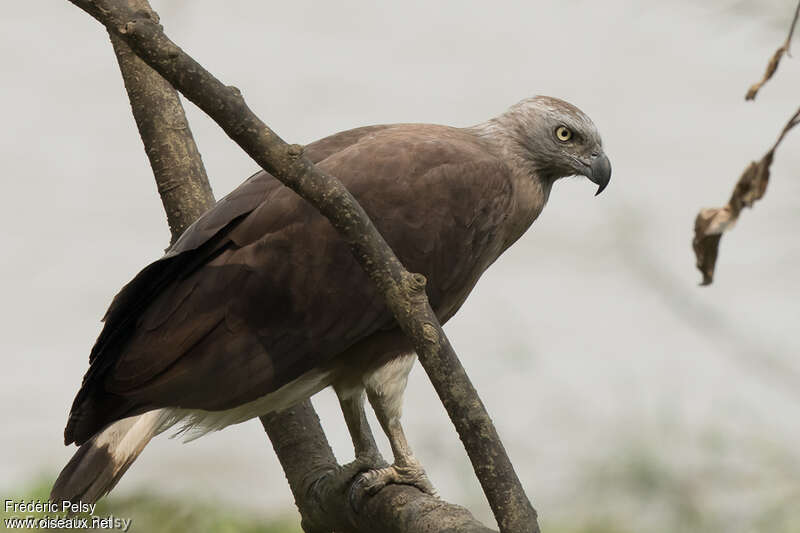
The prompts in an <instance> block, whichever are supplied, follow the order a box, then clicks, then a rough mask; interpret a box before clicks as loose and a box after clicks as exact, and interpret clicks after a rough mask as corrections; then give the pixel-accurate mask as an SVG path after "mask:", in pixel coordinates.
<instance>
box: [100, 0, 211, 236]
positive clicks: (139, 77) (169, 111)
mask: <svg viewBox="0 0 800 533" xmlns="http://www.w3.org/2000/svg"><path fill="white" fill-rule="evenodd" d="M130 6H131V8H133V9H135V10H136V11H137V12H139V13H142V14H144V13H147V16H149V17H151V18H152V19H153V20H158V15H156V13H155V12H154V11H153V10H152V9H151V8H150V6H149V4H148V3H147V1H146V0H131V2H130ZM109 35H110V37H111V44H112V45H113V46H114V53H115V54H116V56H117V62H118V63H119V69H120V72H121V73H122V79H123V81H124V82H125V89H126V90H127V92H128V98H130V101H131V111H132V112H133V117H134V119H135V120H136V126H137V127H138V128H139V135H140V136H141V137H142V142H143V143H144V147H145V152H146V153H147V158H148V159H149V160H150V166H151V168H152V169H153V175H154V176H155V178H156V184H157V186H158V193H159V195H160V196H161V201H162V203H163V204H164V211H166V214H167V223H168V224H169V229H170V233H171V235H172V239H171V241H170V244H172V243H174V242H175V241H176V240H178V237H179V236H180V235H181V233H183V232H184V230H185V229H186V228H188V227H189V225H190V224H191V223H192V222H194V221H195V220H196V219H197V218H198V217H199V216H200V215H202V214H203V213H205V212H206V211H207V210H208V209H209V208H210V207H211V206H212V205H214V194H213V193H212V192H211V186H210V185H209V183H208V176H207V175H206V170H205V167H204V166H203V161H202V159H201V158H200V152H198V151H197V145H196V144H195V142H194V138H193V137H192V130H191V129H190V128H189V123H188V122H187V120H186V115H185V114H184V112H183V106H182V105H181V101H180V99H179V98H178V93H177V92H176V91H175V89H174V88H173V87H172V85H170V84H169V82H167V81H166V80H165V79H164V78H162V77H161V76H159V75H158V74H157V73H156V72H154V71H153V69H151V68H150V67H148V66H147V64H146V63H145V62H144V61H142V60H141V59H139V57H138V56H137V55H136V54H134V53H133V52H132V51H131V49H130V48H129V47H128V45H127V44H126V43H125V41H124V40H122V39H121V38H120V37H118V36H117V35H114V33H113V32H109Z"/></svg>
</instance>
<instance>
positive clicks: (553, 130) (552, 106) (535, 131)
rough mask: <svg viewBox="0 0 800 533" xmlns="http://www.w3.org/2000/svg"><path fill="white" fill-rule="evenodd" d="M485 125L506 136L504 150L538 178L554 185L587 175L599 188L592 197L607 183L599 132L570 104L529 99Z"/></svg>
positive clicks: (607, 168)
mask: <svg viewBox="0 0 800 533" xmlns="http://www.w3.org/2000/svg"><path fill="white" fill-rule="evenodd" d="M484 126H485V127H488V128H489V129H490V130H494V131H493V132H492V133H493V134H494V135H497V134H498V133H499V134H501V135H502V136H503V137H505V138H506V144H508V145H509V146H508V148H509V149H510V150H511V151H512V152H513V153H514V154H515V155H517V156H518V157H519V158H520V159H521V160H522V161H523V164H524V165H525V166H526V167H527V169H528V170H529V171H530V172H532V173H534V174H535V175H536V176H538V177H539V178H540V179H543V180H548V181H550V183H552V182H553V181H555V180H557V179H559V178H563V177H566V176H574V175H577V176H585V177H587V178H589V179H590V180H591V181H592V182H594V183H596V184H597V186H598V189H597V193H596V194H600V193H601V192H603V189H605V188H606V186H607V185H608V182H609V180H610V179H611V162H610V161H609V160H608V157H607V156H606V154H605V152H603V142H602V140H601V139H600V134H599V133H598V132H597V127H595V125H594V122H592V120H591V119H590V118H589V117H588V116H586V114H585V113H584V112H583V111H581V110H580V109H578V108H577V107H575V106H574V105H572V104H570V103H568V102H565V101H563V100H559V99H558V98H553V97H550V96H535V97H533V98H527V99H525V100H522V101H521V102H519V103H517V104H515V105H513V106H512V107H511V108H510V109H509V110H508V111H506V112H505V113H503V114H502V115H500V116H499V117H497V118H495V119H492V120H490V121H489V122H487V123H486V124H485V125H484Z"/></svg>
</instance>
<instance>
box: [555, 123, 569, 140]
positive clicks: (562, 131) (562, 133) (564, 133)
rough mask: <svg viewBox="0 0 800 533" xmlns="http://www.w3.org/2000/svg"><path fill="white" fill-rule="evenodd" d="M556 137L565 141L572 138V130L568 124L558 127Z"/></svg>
mask: <svg viewBox="0 0 800 533" xmlns="http://www.w3.org/2000/svg"><path fill="white" fill-rule="evenodd" d="M556 138H557V139H558V140H559V141H561V142H564V143H565V142H567V141H568V140H570V139H572V131H571V130H570V129H569V128H568V127H566V126H559V127H558V128H557V129H556Z"/></svg>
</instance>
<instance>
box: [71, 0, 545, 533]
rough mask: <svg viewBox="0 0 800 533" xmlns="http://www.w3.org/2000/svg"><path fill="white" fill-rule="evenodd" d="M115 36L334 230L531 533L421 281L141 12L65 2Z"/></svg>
mask: <svg viewBox="0 0 800 533" xmlns="http://www.w3.org/2000/svg"><path fill="white" fill-rule="evenodd" d="M70 1H71V2H72V3H74V4H75V5H77V6H78V7H80V8H81V9H83V10H84V11H86V12H87V13H89V14H90V15H92V16H93V17H94V18H96V19H97V20H98V21H100V22H101V23H103V24H104V25H105V26H106V28H107V29H108V30H109V31H110V32H111V33H113V34H116V35H119V36H121V37H122V38H123V39H124V40H125V41H126V43H127V44H128V45H129V46H130V47H131V49H132V50H133V51H134V52H135V53H136V54H137V55H138V56H139V57H141V58H142V59H144V60H145V62H146V63H147V64H148V65H150V66H151V67H152V68H153V69H155V70H156V71H157V72H158V73H159V74H161V75H162V76H163V77H164V78H165V79H167V80H168V81H169V82H170V83H171V84H172V85H173V86H174V87H175V88H176V89H178V90H179V91H180V92H181V93H183V94H184V96H186V97H187V98H189V99H190V100H191V101H192V102H194V103H195V104H196V105H197V106H198V107H200V108H201V109H202V110H203V111H205V112H206V113H207V114H208V115H209V116H210V117H211V118H212V119H214V121H216V122H217V124H219V125H220V126H221V127H222V129H223V130H224V131H225V132H226V133H227V134H228V135H229V136H230V137H231V138H232V139H233V140H234V141H235V142H236V143H237V144H239V146H241V147H242V148H243V149H244V150H245V152H247V154H248V155H250V156H251V157H252V158H253V159H254V160H255V161H256V162H257V163H258V164H259V165H260V166H261V167H262V168H264V169H265V170H266V171H268V172H269V173H270V174H272V175H273V176H275V177H276V178H278V179H279V180H281V181H282V182H283V183H284V184H286V185H287V186H289V187H290V188H292V189H293V190H294V191H296V192H297V193H298V194H299V195H300V196H302V197H303V198H305V199H306V200H307V201H309V202H310V203H311V204H312V205H314V206H315V207H316V208H317V209H318V210H319V211H320V212H321V213H322V214H323V215H324V216H326V217H327V218H328V219H329V220H330V222H331V224H332V225H333V226H334V227H335V228H336V229H337V230H338V231H339V233H340V234H341V235H342V237H343V238H344V239H345V241H346V242H347V243H348V244H349V245H350V248H351V250H352V252H353V254H354V256H355V257H356V259H357V260H358V262H359V263H360V264H361V266H362V267H363V268H364V270H365V272H366V273H367V274H368V275H369V277H370V278H371V279H372V281H373V282H374V283H375V284H376V285H377V287H378V289H379V290H380V292H381V293H382V294H383V296H384V298H385V301H386V304H387V306H388V307H389V309H390V310H391V311H392V313H393V314H394V316H395V318H396V319H397V322H398V324H399V325H400V327H401V328H402V329H403V331H404V332H405V333H406V334H407V335H408V336H409V338H410V339H411V340H412V342H413V344H414V347H415V349H416V351H417V354H418V356H419V359H420V362H421V363H422V365H423V367H424V368H425V370H426V372H427V373H428V376H429V377H430V379H431V382H432V383H433V385H434V388H435V389H436V391H437V393H438V394H439V397H440V399H441V400H442V403H443V404H444V405H445V408H446V409H447V412H448V414H449V415H450V418H451V420H452V421H453V423H454V425H455V426H456V429H457V431H458V433H459V436H460V437H461V440H462V442H463V443H464V447H465V448H466V450H467V453H468V455H469V457H470V460H471V461H472V464H473V468H474V469H475V472H476V474H477V476H478V479H479V480H480V482H481V485H482V487H483V490H484V493H485V494H486V496H487V499H488V500H489V504H490V506H491V507H492V510H493V511H494V514H495V517H496V519H497V522H498V524H499V526H500V530H501V531H503V532H515V533H516V532H533V531H538V530H539V528H538V524H537V520H536V512H535V510H534V509H533V507H532V506H531V504H530V502H529V501H528V499H527V497H526V496H525V493H524V491H523V489H522V486H521V484H520V482H519V479H518V478H517V476H516V473H515V472H514V470H513V467H512V465H511V462H510V460H509V459H508V456H507V454H506V452H505V449H504V448H503V445H502V443H501V442H500V439H499V437H498V435H497V432H496V430H495V428H494V425H493V424H492V422H491V419H490V418H489V416H488V414H487V413H486V409H485V408H484V406H483V404H482V403H481V401H480V399H479V397H478V395H477V392H476V391H475V388H474V387H473V386H472V384H471V382H470V381H469V378H468V377H467V375H466V372H465V371H464V368H463V367H462V366H461V363H460V362H459V361H458V358H457V357H456V355H455V352H454V351H453V349H452V347H451V346H450V343H449V341H448V340H447V337H446V336H445V334H444V332H443V331H442V329H441V326H440V324H439V321H438V319H437V317H436V315H435V314H434V312H433V310H432V309H431V307H430V305H429V303H428V301H427V298H426V296H425V290H424V288H425V278H424V276H422V275H419V274H413V275H412V274H410V273H409V272H407V271H406V270H405V269H404V268H403V266H402V265H401V264H400V262H399V261H398V259H397V258H396V257H395V255H394V253H393V252H392V250H391V249H390V248H389V246H388V245H387V244H386V242H385V241H384V240H383V238H382V237H381V235H380V234H379V233H378V232H377V230H376V229H375V227H374V226H373V225H372V223H371V222H370V220H369V218H368V217H367V215H366V213H365V212H364V210H363V209H362V208H361V206H360V205H358V203H357V202H356V201H355V199H354V198H353V197H352V195H350V193H349V192H348V191H347V189H345V188H344V186H343V185H342V184H341V183H340V182H339V181H338V180H337V179H336V178H334V177H332V176H329V175H326V174H325V173H323V172H321V171H320V170H319V169H317V168H316V167H314V166H313V165H312V164H311V162H310V161H309V160H308V159H307V158H305V157H303V155H302V152H303V150H302V147H300V146H298V145H287V144H286V143H285V142H284V141H283V140H282V139H281V138H280V137H278V135H276V134H275V133H274V132H273V131H272V130H271V129H270V128H269V127H267V125H266V124H264V123H263V122H262V121H261V120H260V119H258V117H256V116H255V114H254V113H253V112H252V111H251V110H250V109H249V108H248V107H247V105H246V104H245V102H244V99H243V98H242V96H241V94H240V93H239V91H238V90H237V89H236V88H235V87H226V86H225V85H223V84H222V83H221V82H220V81H219V80H217V79H216V78H215V77H214V76H212V75H211V74H210V73H209V72H208V71H206V70H205V69H203V67H202V66H200V65H199V64H198V63H197V62H196V61H195V60H193V59H192V58H191V57H189V56H188V55H187V54H186V53H184V52H183V51H182V50H181V49H180V48H179V47H178V46H177V45H175V44H174V43H173V42H172V41H170V40H169V39H168V38H167V37H166V35H164V33H163V31H162V29H161V27H160V26H159V25H158V23H157V21H155V20H153V19H152V18H150V17H149V16H148V14H147V13H141V12H135V11H134V10H132V9H130V8H129V7H128V5H127V2H126V1H124V0H70Z"/></svg>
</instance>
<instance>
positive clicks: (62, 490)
mask: <svg viewBox="0 0 800 533" xmlns="http://www.w3.org/2000/svg"><path fill="white" fill-rule="evenodd" d="M163 411H164V410H162V409H156V410H154V411H148V412H147V413H144V414H141V415H137V416H131V417H128V418H123V419H122V420H118V421H116V422H114V423H113V424H111V425H109V426H107V427H106V428H105V429H104V430H102V431H100V432H99V433H97V434H96V435H95V436H93V437H92V438H91V439H89V440H88V441H86V442H85V443H83V444H82V445H81V447H80V448H78V451H77V452H75V455H73V456H72V459H70V460H69V463H67V466H65V467H64V469H63V470H62V471H61V473H60V474H59V475H58V479H56V482H55V483H54V484H53V489H52V490H51V491H50V500H51V501H58V502H60V501H64V500H70V501H72V502H77V501H81V502H84V503H94V502H96V501H97V500H99V499H100V498H102V497H103V496H105V495H106V494H108V492H109V491H110V490H111V489H113V488H114V486H115V485H116V484H117V482H118V481H119V480H120V478H121V477H122V475H123V474H124V473H125V471H126V470H128V467H129V466H131V464H133V462H134V461H135V460H136V458H137V457H139V454H140V453H142V450H143V449H144V447H145V446H146V445H147V443H148V442H150V439H152V438H153V437H154V436H156V435H157V434H158V433H160V432H161V431H162V430H163V425H164V424H163V422H164V419H165V413H164V412H163Z"/></svg>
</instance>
